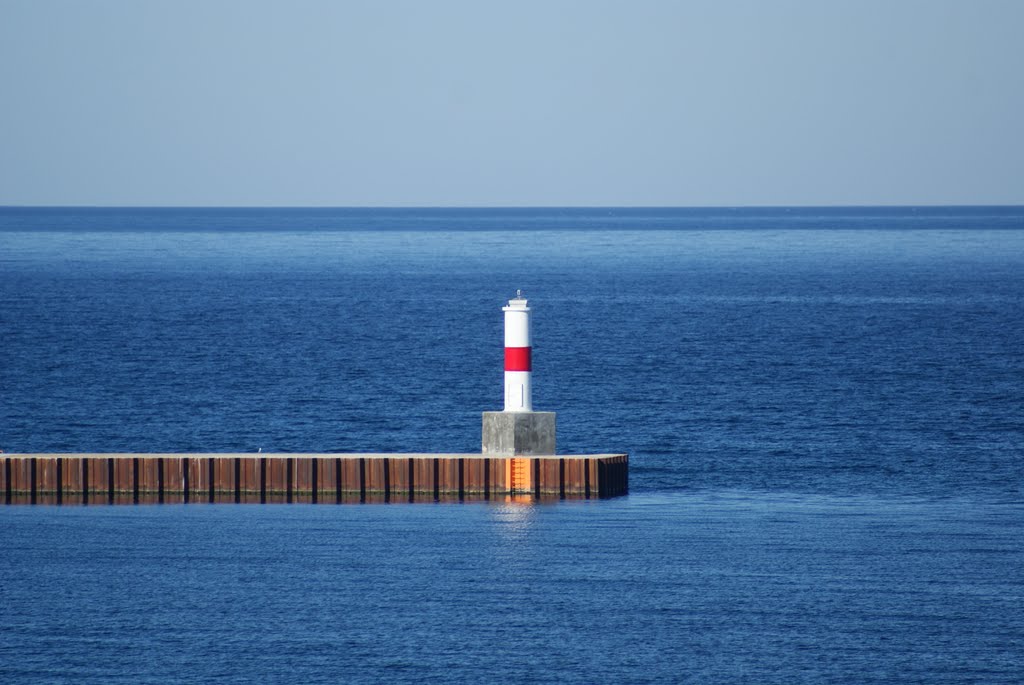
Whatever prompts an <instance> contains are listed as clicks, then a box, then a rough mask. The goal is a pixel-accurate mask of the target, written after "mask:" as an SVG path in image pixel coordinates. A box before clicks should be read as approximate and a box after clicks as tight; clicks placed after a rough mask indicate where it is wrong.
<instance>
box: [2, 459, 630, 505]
mask: <svg viewBox="0 0 1024 685" xmlns="http://www.w3.org/2000/svg"><path fill="white" fill-rule="evenodd" d="M628 490H629V457H628V455H625V454H595V455H564V456H561V455H559V456H545V457H518V456H517V457H506V456H495V455H482V454H252V453H248V454H0V500H2V501H3V502H4V503H7V504H19V503H25V504H47V503H49V504H73V503H78V504H91V503H96V504H99V503H109V504H118V503H120V504H132V503H139V502H167V503H196V502H237V503H267V502H282V503H285V502H287V503H292V502H294V503H313V504H316V503H336V502H353V501H354V502H367V501H384V502H398V501H407V502H415V501H432V500H442V499H445V500H448V499H458V500H469V499H497V498H505V497H510V496H512V497H515V496H525V497H535V498H538V499H541V498H563V499H565V498H570V499H577V498H579V499H582V498H586V499H590V498H607V497H616V496H618V495H624V494H626V492H628Z"/></svg>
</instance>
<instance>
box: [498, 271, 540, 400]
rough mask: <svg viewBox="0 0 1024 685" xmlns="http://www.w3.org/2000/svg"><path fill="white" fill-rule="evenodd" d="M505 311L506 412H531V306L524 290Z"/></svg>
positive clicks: (518, 292)
mask: <svg viewBox="0 0 1024 685" xmlns="http://www.w3.org/2000/svg"><path fill="white" fill-rule="evenodd" d="M501 310H502V311H503V312H505V411H532V410H533V398H532V397H531V395H530V392H531V386H530V381H531V376H532V375H533V370H532V361H533V348H532V346H531V345H530V308H529V307H528V306H527V303H526V298H525V297H523V291H522V290H517V291H516V296H515V298H513V299H511V300H509V301H508V306H507V307H502V308H501Z"/></svg>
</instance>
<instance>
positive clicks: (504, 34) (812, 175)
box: [0, 0, 1024, 206]
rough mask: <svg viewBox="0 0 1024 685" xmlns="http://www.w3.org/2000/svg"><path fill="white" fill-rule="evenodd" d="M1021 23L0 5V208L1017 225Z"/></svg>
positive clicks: (1022, 175)
mask: <svg viewBox="0 0 1024 685" xmlns="http://www.w3.org/2000/svg"><path fill="white" fill-rule="evenodd" d="M1022 35H1024V2H1021V1H1017V0H1010V1H1007V2H1000V1H996V0H974V1H970V2H969V1H963V2H942V1H941V0H924V1H910V0H888V1H884V2H881V1H879V2H875V1H866V0H858V1H851V2H839V1H836V2H826V1H824V0H807V1H804V2H783V1H780V2H769V1H767V0H764V1H752V2H741V1H714V2H684V1H682V0H680V1H678V2H653V1H644V0H634V1H630V2H627V1H625V0H624V1H623V2H597V1H583V0H581V1H579V2H559V1H557V0H555V1H553V0H545V1H542V2H529V1H522V0H519V1H516V2H486V1H483V0H476V1H466V2H452V1H448V0H434V1H430V2H428V1H409V2H392V1H387V0H372V1H368V2H342V1H340V0H339V1H336V2H316V1H312V0H297V1H293V2H265V1H260V0H239V1H228V0H202V1H194V2H192V1H184V0H174V1H170V2H163V1H156V0H148V1H147V0H124V1H116V2H115V1H101V0H94V1H85V0H81V1H71V2H55V1H51V0H25V1H13V0H0V98H2V101H0V204H8V205H10V204H17V205H26V204H44V205H61V204H64V205H66V204H84V205H339V206H340V205H385V206H399V205H480V206H487V205H507V206H520V205H729V206H735V205H786V204H813V205H829V204H1000V203H1003V204H1021V203H1024V134H1022V129H1024V124H1022V122H1024V39H1022Z"/></svg>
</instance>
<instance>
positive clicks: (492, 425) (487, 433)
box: [482, 411, 555, 456]
mask: <svg viewBox="0 0 1024 685" xmlns="http://www.w3.org/2000/svg"><path fill="white" fill-rule="evenodd" d="M482 451H483V453H484V454H494V455H505V456H511V455H527V456H543V455H553V454H554V453H555V413H554V412H551V411H517V412H511V411H509V412H506V411H485V412H484V423H483V450H482Z"/></svg>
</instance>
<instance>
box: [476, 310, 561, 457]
mask: <svg viewBox="0 0 1024 685" xmlns="http://www.w3.org/2000/svg"><path fill="white" fill-rule="evenodd" d="M501 310H502V311H503V312H505V408H504V410H503V411H500V412H498V411H485V412H484V413H483V440H482V442H483V453H484V454H496V455H499V454H500V455H553V454H554V453H555V413H554V412H549V411H533V397H532V387H533V386H532V381H533V378H532V376H533V339H532V337H531V331H530V307H529V306H528V303H527V301H526V298H525V297H523V291H521V290H517V291H516V296H515V297H514V298H512V299H511V300H509V301H508V305H506V306H504V307H502V308H501Z"/></svg>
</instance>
